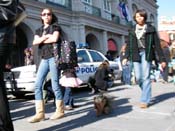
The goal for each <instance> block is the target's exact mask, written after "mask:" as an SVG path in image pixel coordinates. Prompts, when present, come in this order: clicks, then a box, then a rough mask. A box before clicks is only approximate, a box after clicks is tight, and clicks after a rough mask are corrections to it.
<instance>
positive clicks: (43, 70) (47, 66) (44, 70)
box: [35, 57, 63, 100]
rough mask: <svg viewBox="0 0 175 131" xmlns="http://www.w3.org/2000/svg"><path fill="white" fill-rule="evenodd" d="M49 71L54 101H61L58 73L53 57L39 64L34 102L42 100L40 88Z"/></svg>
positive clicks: (41, 89)
mask: <svg viewBox="0 0 175 131" xmlns="http://www.w3.org/2000/svg"><path fill="white" fill-rule="evenodd" d="M49 71H50V76H51V85H52V89H53V92H54V94H55V99H56V100H62V99H63V96H62V92H61V88H60V86H59V76H60V71H59V70H58V69H57V66H56V64H55V59H54V57H52V58H49V59H42V60H41V62H40V65H39V68H38V71H37V75H36V81H35V100H42V99H43V88H42V87H43V83H44V80H45V79H46V76H47V74H48V73H49Z"/></svg>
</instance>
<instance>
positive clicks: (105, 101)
mask: <svg viewBox="0 0 175 131" xmlns="http://www.w3.org/2000/svg"><path fill="white" fill-rule="evenodd" d="M94 108H95V112H96V116H97V117H98V116H100V115H102V114H109V113H110V111H111V99H110V98H109V97H107V96H105V95H104V94H99V95H97V96H95V97H94Z"/></svg>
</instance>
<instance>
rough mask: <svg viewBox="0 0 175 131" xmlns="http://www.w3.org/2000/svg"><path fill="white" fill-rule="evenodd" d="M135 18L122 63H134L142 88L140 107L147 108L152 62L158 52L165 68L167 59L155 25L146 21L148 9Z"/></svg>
mask: <svg viewBox="0 0 175 131" xmlns="http://www.w3.org/2000/svg"><path fill="white" fill-rule="evenodd" d="M134 20H135V21H136V25H135V26H134V27H133V28H132V29H131V30H130V31H129V41H128V44H127V47H126V53H125V56H124V59H123V61H122V63H123V64H126V62H127V60H128V59H129V60H130V61H131V62H132V63H133V66H134V72H135V76H136V81H137V83H138V84H139V86H140V88H141V90H142V94H141V99H140V108H147V107H148V105H149V104H150V99H151V81H150V70H151V63H152V61H153V60H155V59H156V54H157V56H159V62H160V63H161V66H162V67H163V68H164V67H165V66H166V63H165V62H166V60H165V57H164V55H163V52H162V49H161V47H160V40H159V37H158V34H157V31H156V29H155V27H154V26H152V25H151V24H148V23H147V22H146V20H147V13H146V11H145V10H143V9H142V10H137V11H136V13H135V14H134ZM155 52H156V53H155Z"/></svg>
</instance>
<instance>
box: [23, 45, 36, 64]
mask: <svg viewBox="0 0 175 131" xmlns="http://www.w3.org/2000/svg"><path fill="white" fill-rule="evenodd" d="M24 53H25V58H24V62H25V65H33V64H34V61H33V54H32V48H26V49H25V50H24Z"/></svg>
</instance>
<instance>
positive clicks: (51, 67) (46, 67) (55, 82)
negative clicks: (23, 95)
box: [29, 8, 64, 123]
mask: <svg viewBox="0 0 175 131" xmlns="http://www.w3.org/2000/svg"><path fill="white" fill-rule="evenodd" d="M41 20H42V26H41V27H40V28H39V29H37V30H36V33H35V36H34V41H33V45H39V51H40V55H41V58H42V59H41V62H40V64H39V67H38V70H37V75H36V81H35V109H36V114H35V115H34V116H33V117H31V118H30V119H29V122H30V123H35V122H39V121H41V120H44V119H45V112H44V100H43V88H42V86H43V83H44V80H45V78H46V76H47V74H48V73H49V72H50V74H51V75H50V76H51V85H52V89H53V92H54V95H55V99H56V111H55V113H54V114H53V115H52V116H51V117H50V119H51V120H55V119H59V118H61V117H63V116H64V104H63V96H62V92H61V88H60V86H59V76H60V71H59V70H58V68H57V65H56V63H55V58H54V50H53V44H55V43H56V42H58V43H60V42H61V38H60V36H61V27H60V26H59V25H58V21H57V17H56V16H55V15H54V14H53V12H52V10H51V9H49V8H45V9H43V10H42V12H41Z"/></svg>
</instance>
